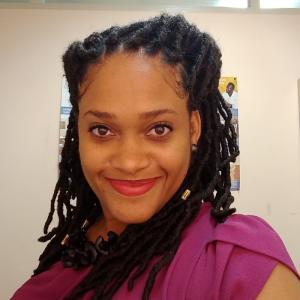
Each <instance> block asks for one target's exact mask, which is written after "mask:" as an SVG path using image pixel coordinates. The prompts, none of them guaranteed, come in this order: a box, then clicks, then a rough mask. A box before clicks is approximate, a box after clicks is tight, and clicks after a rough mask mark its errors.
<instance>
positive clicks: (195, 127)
mask: <svg viewBox="0 0 300 300" xmlns="http://www.w3.org/2000/svg"><path fill="white" fill-rule="evenodd" d="M190 130H191V131H190V132H191V144H197V143H198V141H199V139H200V136H201V131H202V127H201V117H200V113H199V111H198V110H193V111H192V113H191V118H190Z"/></svg>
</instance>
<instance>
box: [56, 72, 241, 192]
mask: <svg viewBox="0 0 300 300" xmlns="http://www.w3.org/2000/svg"><path fill="white" fill-rule="evenodd" d="M219 89H220V91H221V93H222V95H223V97H224V99H225V101H226V103H227V105H228V107H229V108H230V110H231V112H232V124H233V126H234V127H235V129H236V132H237V134H238V129H239V128H238V88H237V79H236V77H222V78H221V79H220V85H219ZM71 108H72V106H71V103H70V101H69V90H68V83H67V80H66V77H65V76H63V78H62V91H61V107H60V126H59V161H60V160H61V151H62V148H63V146H64V142H65V136H66V131H67V128H68V123H69V115H70V112H71ZM230 174H231V180H232V186H231V189H232V190H233V191H237V190H239V189H240V161H239V157H238V158H237V160H236V162H235V163H234V164H232V166H231V171H230Z"/></svg>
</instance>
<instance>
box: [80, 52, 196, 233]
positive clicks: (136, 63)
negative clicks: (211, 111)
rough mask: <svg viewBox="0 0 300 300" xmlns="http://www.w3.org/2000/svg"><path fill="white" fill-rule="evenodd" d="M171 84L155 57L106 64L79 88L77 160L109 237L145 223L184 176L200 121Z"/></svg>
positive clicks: (174, 78) (116, 58)
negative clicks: (116, 232) (101, 215)
mask: <svg viewBox="0 0 300 300" xmlns="http://www.w3.org/2000/svg"><path fill="white" fill-rule="evenodd" d="M177 82H178V74H177V72H176V71H174V68H171V67H169V66H167V65H166V64H164V63H162V62H161V60H160V57H159V56H156V57H152V58H151V57H148V56H146V55H145V54H142V53H141V52H138V53H133V54H128V53H117V54H113V55H111V56H107V57H105V58H104V59H103V61H102V62H101V63H100V64H98V65H94V66H92V67H90V69H89V70H88V73H87V76H86V79H85V81H84V82H83V84H82V85H81V88H80V91H81V93H82V94H83V96H82V98H81V100H80V103H79V117H78V134H79V153H80V160H81V165H82V169H83V172H84V175H85V177H86V179H87V182H88V183H89V185H90V187H91V188H92V190H93V191H94V193H95V194H96V195H97V197H98V199H99V200H100V202H101V206H102V209H103V214H104V222H105V224H106V228H107V229H109V230H115V231H121V230H122V229H124V228H125V226H126V225H127V224H136V223H142V222H145V221H147V220H149V219H150V218H151V217H152V216H153V215H154V214H155V213H156V212H158V211H159V210H160V209H161V208H162V207H163V206H164V205H165V204H166V203H167V202H168V201H169V200H170V199H171V197H172V196H173V195H174V194H175V192H176V191H177V189H178V188H179V187H180V185H181V183H182V181H183V180H184V178H185V175H186V174H187V171H188V168H189V164H190V160H191V145H192V143H194V144H196V143H197V141H198V139H199V137H200V132H201V121H200V116H199V113H198V112H196V111H194V112H192V113H191V114H189V113H188V110H187V95H185V93H183V92H182V90H181V89H179V88H178V83H177ZM142 179H143V181H139V182H137V181H134V180H142ZM146 179H147V180H148V179H149V180H148V181H146ZM150 179H151V180H150ZM125 180H127V181H125ZM128 180H130V181H128ZM131 180H132V181H131Z"/></svg>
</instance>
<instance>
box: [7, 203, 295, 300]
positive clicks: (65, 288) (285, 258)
mask: <svg viewBox="0 0 300 300" xmlns="http://www.w3.org/2000/svg"><path fill="white" fill-rule="evenodd" d="M210 210H211V206H210V204H204V205H203V206H202V209H201V210H200V213H199V214H198V216H197V218H196V219H195V221H194V222H193V223H192V224H191V225H190V226H189V227H188V228H187V229H186V230H185V232H184V234H183V238H182V242H181V244H180V247H179V249H178V251H177V253H176V256H175V257H174V259H173V261H172V262H171V264H170V265H169V267H168V268H165V269H163V270H162V271H161V272H160V273H159V274H158V275H157V278H156V281H155V284H154V287H153V290H152V293H151V297H150V298H151V299H155V300H198V299H218V300H219V299H220V300H229V299H230V300H243V299H245V300H251V299H255V298H256V297H257V296H258V294H259V293H260V291H261V290H262V288H263V286H264V284H265V283H266V281H267V280H268V277H269V276H270V274H271V273H272V270H273V269H274V268H275V266H276V265H277V264H278V263H282V264H284V265H286V266H287V267H288V268H290V269H291V270H292V271H293V272H294V273H295V274H296V275H297V276H298V277H299V275H298V274H297V271H296V269H295V266H294V264H293V262H292V260H291V258H290V256H289V254H288V252H287V250H286V248H285V246H284V244H283V242H282V241H281V239H280V237H279V236H278V234H277V233H276V232H275V231H274V230H273V229H272V228H271V227H270V225H268V224H267V223H266V222H265V221H264V220H263V219H261V218H259V217H256V216H247V215H241V214H235V215H232V216H231V217H229V218H228V219H227V220H226V221H225V222H224V223H222V224H217V223H216V221H215V220H214V218H213V217H211V215H210ZM150 268H151V266H150V267H149V269H148V270H147V271H146V272H145V273H144V274H143V275H142V276H141V277H140V278H139V280H137V281H136V285H135V287H134V289H133V290H132V291H128V289H127V282H125V283H124V284H123V285H122V286H121V287H120V288H119V290H118V291H117V292H116V294H115V295H114V297H113V300H124V299H130V300H137V299H138V300H140V299H141V298H142V293H143V290H144V286H145V283H146V280H147V278H148V275H149V272H150ZM90 269H91V267H87V268H85V269H81V270H79V271H76V270H74V269H72V268H64V266H63V264H62V263H61V262H57V263H55V264H53V266H52V267H51V268H50V269H49V270H48V271H45V272H43V273H41V274H39V275H37V276H35V277H32V278H31V279H29V280H28V281H27V282H25V283H24V285H23V286H22V287H21V288H20V289H18V290H17V291H16V293H15V294H14V296H13V297H12V299H13V300H28V299H30V300H41V299H43V300H63V299H64V298H65V297H66V296H67V295H68V294H69V293H70V291H71V290H72V289H74V287H76V286H77V285H78V284H79V283H80V281H82V280H83V278H84V277H85V276H86V275H87V274H88V273H89V271H90ZM92 295H93V291H90V292H88V293H86V294H85V295H84V296H83V297H82V299H83V300H90V299H91V298H92Z"/></svg>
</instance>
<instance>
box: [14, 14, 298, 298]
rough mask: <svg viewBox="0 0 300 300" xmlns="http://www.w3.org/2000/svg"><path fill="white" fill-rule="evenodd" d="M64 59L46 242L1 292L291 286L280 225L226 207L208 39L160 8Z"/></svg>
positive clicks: (214, 291)
mask: <svg viewBox="0 0 300 300" xmlns="http://www.w3.org/2000/svg"><path fill="white" fill-rule="evenodd" d="M63 62H64V68H65V73H66V77H67V80H68V84H69V90H70V101H71V103H72V106H73V108H72V112H71V115H70V120H69V126H68V131H67V135H66V141H65V145H64V148H63V151H62V160H61V163H60V165H59V169H60V174H59V179H58V182H57V184H56V187H55V191H54V195H53V198H52V201H51V211H50V213H49V216H48V218H47V220H46V223H45V227H44V233H45V235H44V236H43V237H41V238H40V241H42V242H46V241H49V244H48V245H47V247H46V248H45V250H44V252H43V253H42V255H41V256H40V263H39V266H38V267H37V269H36V270H35V271H34V275H33V277H32V278H31V279H30V280H29V281H28V282H26V283H25V284H24V285H23V286H22V287H21V288H20V289H19V290H18V291H17V292H16V293H15V295H14V296H13V298H12V299H14V300H16V299H17V300H20V299H33V300H34V299H114V300H117V299H171V300H173V299H175V300H177V299H254V298H256V297H260V298H261V299H268V297H272V299H275V297H276V295H281V296H282V297H281V298H280V299H288V298H286V296H287V295H288V296H289V297H290V299H296V297H297V295H298V294H299V291H300V288H299V282H298V279H297V273H296V270H295V267H294V265H293V263H292V261H291V259H290V257H289V255H288V254H287V251H286V249H285V247H284V245H283V243H282V241H281V240H280V238H279V237H278V235H277V234H276V233H275V232H274V231H273V230H272V229H271V228H270V227H269V225H267V224H266V223H265V222H264V221H263V220H262V219H260V218H258V217H254V216H243V215H237V214H236V215H232V214H233V213H234V212H235V209H234V208H231V207H230V206H231V204H232V202H233V197H232V196H231V193H230V186H231V182H230V162H234V161H235V158H236V157H237V155H238V154H239V150H238V146H237V143H236V133H235V132H234V128H233V126H232V125H231V122H230V120H231V113H230V110H229V109H228V108H227V106H226V103H225V101H224V99H223V98H222V96H221V95H220V92H219V91H218V83H219V78H220V69H221V53H220V51H219V49H218V47H217V46H216V44H215V42H214V40H213V39H212V38H211V37H210V36H209V35H207V34H206V33H201V32H199V30H198V29H197V28H196V27H195V26H193V25H191V24H189V23H188V22H187V21H186V20H185V19H184V17H183V16H180V15H178V16H169V15H166V14H163V15H161V16H159V17H156V18H153V19H150V20H148V21H144V22H137V23H133V24H131V25H129V26H125V27H112V28H109V29H108V30H105V31H104V32H101V33H93V34H91V35H90V36H89V37H87V38H86V39H85V40H84V41H83V42H74V43H73V44H71V45H70V47H69V48H68V49H67V51H66V53H65V54H64V56H63ZM55 210H56V211H57V216H58V225H57V226H56V227H54V228H52V229H51V230H50V231H49V226H50V224H51V222H52V217H53V215H54V212H55ZM282 279H284V281H282ZM278 280H279V283H280V284H277V281H278ZM286 288H287V289H288V292H286V290H285V289H286ZM280 293H281V294H280ZM288 293H289V294H288ZM274 295H275V296H274Z"/></svg>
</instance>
